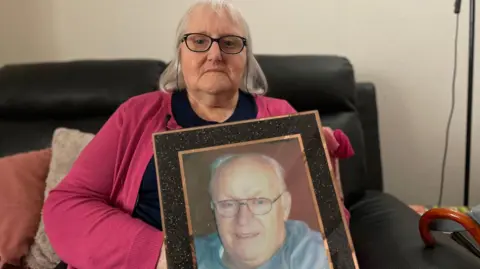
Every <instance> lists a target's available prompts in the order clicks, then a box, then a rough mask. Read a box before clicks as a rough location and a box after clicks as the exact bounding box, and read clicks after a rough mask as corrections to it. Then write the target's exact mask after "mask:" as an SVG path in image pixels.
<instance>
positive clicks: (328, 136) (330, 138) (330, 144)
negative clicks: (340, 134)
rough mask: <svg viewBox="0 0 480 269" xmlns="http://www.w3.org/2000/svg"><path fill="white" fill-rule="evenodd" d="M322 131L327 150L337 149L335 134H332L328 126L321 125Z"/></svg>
mask: <svg viewBox="0 0 480 269" xmlns="http://www.w3.org/2000/svg"><path fill="white" fill-rule="evenodd" d="M322 133H323V136H324V137H325V142H326V143H327V149H328V151H329V152H335V151H337V149H338V147H339V146H340V144H339V143H338V141H337V139H336V138H335V135H334V134H333V130H332V129H331V128H330V127H322Z"/></svg>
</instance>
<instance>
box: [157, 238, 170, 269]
mask: <svg viewBox="0 0 480 269" xmlns="http://www.w3.org/2000/svg"><path fill="white" fill-rule="evenodd" d="M166 257H167V256H166V254H165V243H164V244H163V246H162V250H161V251H160V257H159V258H158V262H157V267H156V269H168V268H167V258H166Z"/></svg>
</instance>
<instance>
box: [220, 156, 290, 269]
mask: <svg viewBox="0 0 480 269" xmlns="http://www.w3.org/2000/svg"><path fill="white" fill-rule="evenodd" d="M277 177H278V174H277V173H276V171H275V169H274V168H273V167H272V165H271V163H269V162H267V161H266V160H265V159H263V158H261V157H259V156H248V155H247V156H246V157H243V158H242V157H238V158H235V159H233V160H230V161H228V162H227V163H225V164H223V165H222V166H221V167H220V168H218V169H217V170H216V172H215V175H213V178H212V182H213V185H212V189H211V191H212V193H211V194H212V200H213V201H220V200H228V199H249V198H259V197H264V198H269V199H274V198H276V197H278V195H280V194H281V193H282V192H283V191H285V190H284V189H283V188H282V187H281V186H279V184H278V183H279V180H278V178H277ZM290 207H291V197H290V194H289V193H288V192H284V193H283V194H282V195H281V196H280V198H279V199H278V201H276V202H275V203H274V204H273V205H272V210H271V211H270V212H269V213H267V214H265V215H254V214H253V213H252V212H251V211H250V210H249V209H248V207H247V206H241V207H240V209H239V212H238V213H237V215H235V216H234V217H231V218H226V217H223V216H221V215H219V214H217V213H216V212H215V219H216V222H217V230H218V232H219V235H220V238H221V240H222V243H223V246H224V248H225V253H227V255H225V257H224V258H225V259H224V260H225V261H226V262H227V263H228V262H232V261H243V262H244V263H245V264H244V265H248V266H247V267H246V268H248V267H252V268H255V267H258V266H259V265H261V264H263V263H265V262H266V261H268V260H269V259H270V258H271V257H272V256H273V254H274V253H275V252H276V251H277V250H278V249H279V248H280V247H281V246H282V245H283V242H284V239H285V232H286V231H285V221H286V220H287V219H288V216H289V214H290Z"/></svg>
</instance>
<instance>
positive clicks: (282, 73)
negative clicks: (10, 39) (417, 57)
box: [0, 55, 366, 204]
mask: <svg viewBox="0 0 480 269" xmlns="http://www.w3.org/2000/svg"><path fill="white" fill-rule="evenodd" d="M257 59H258V61H259V63H260V65H261V66H262V68H263V70H264V72H265V74H266V77H267V80H268V82H269V85H270V90H269V92H268V94H267V95H269V96H273V97H278V98H282V99H286V100H288V101H289V102H290V104H291V105H292V106H293V107H295V108H296V109H297V110H298V111H308V110H318V111H319V112H320V115H321V119H322V123H323V124H324V125H325V126H330V127H332V128H340V129H342V130H343V131H344V132H345V133H346V134H347V135H348V136H349V137H350V140H351V143H352V145H353V148H354V150H355V152H356V155H355V156H354V157H353V158H351V159H348V160H343V161H341V163H340V173H341V178H342V182H343V190H344V192H345V199H346V201H345V202H346V203H347V204H350V203H352V202H354V201H355V200H356V197H359V196H361V195H362V194H363V191H364V190H365V184H364V182H365V180H364V178H365V177H366V166H365V150H364V143H363V132H362V126H361V122H360V119H359V117H358V115H357V111H356V107H355V77H354V72H353V68H352V66H351V64H350V62H349V61H348V60H347V59H345V58H342V57H336V56H278V55H276V56H273V55H259V56H257ZM164 68H165V63H163V62H161V61H156V60H85V61H72V62H56V63H36V64H18V65H7V66H4V67H3V68H1V69H0V130H1V133H0V157H1V156H6V155H9V154H13V153H17V152H23V151H28V150H34V149H40V148H45V147H48V146H49V145H50V142H51V139H52V134H53V131H54V130H55V128H57V127H67V128H75V129H80V130H82V131H86V132H93V133H95V132H96V131H97V130H98V129H99V128H100V127H101V126H102V124H103V123H104V122H105V120H106V119H107V118H108V117H109V116H110V115H111V114H112V113H113V111H114V110H115V108H116V107H118V105H119V104H121V103H122V102H124V101H125V100H127V99H128V98H130V97H132V96H135V95H138V94H141V93H145V92H149V91H153V90H156V89H157V84H158V79H159V76H160V74H161V72H162V71H163V70H164Z"/></svg>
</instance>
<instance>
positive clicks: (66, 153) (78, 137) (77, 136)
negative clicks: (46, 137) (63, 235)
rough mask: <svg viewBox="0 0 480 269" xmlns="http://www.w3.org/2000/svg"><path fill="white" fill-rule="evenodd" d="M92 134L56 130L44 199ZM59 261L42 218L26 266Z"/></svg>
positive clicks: (34, 268) (40, 267) (39, 268)
mask: <svg viewBox="0 0 480 269" xmlns="http://www.w3.org/2000/svg"><path fill="white" fill-rule="evenodd" d="M93 137H94V134H90V133H84V132H81V131H78V130H73V129H67V128H58V129H56V130H55V132H54V134H53V139H52V159H51V161H50V170H49V172H48V176H47V181H46V188H45V199H46V198H47V197H48V194H49V192H50V190H52V189H53V188H55V187H56V186H57V185H58V183H60V181H61V180H62V179H63V178H64V177H65V176H66V175H67V173H68V172H69V171H70V169H71V168H72V165H73V163H74V162H75V160H76V159H77V158H78V156H79V154H80V152H81V151H82V150H83V149H84V148H85V146H86V145H87V144H88V143H89V142H90V141H91V140H92V138H93ZM59 262H60V259H59V258H58V256H57V255H56V254H55V251H54V250H53V249H52V247H51V245H50V242H49V240H48V238H47V235H46V234H45V230H44V224H43V218H42V220H41V221H40V225H39V228H38V231H37V234H36V236H35V242H34V243H33V244H32V246H31V248H30V253H29V254H28V256H27V258H26V265H27V266H28V267H29V268H31V269H49V268H52V269H53V268H55V266H57V264H58V263H59Z"/></svg>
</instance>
